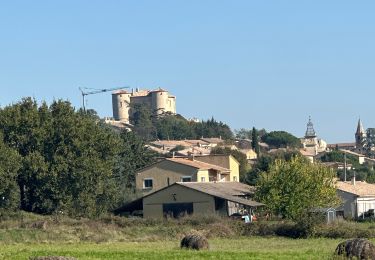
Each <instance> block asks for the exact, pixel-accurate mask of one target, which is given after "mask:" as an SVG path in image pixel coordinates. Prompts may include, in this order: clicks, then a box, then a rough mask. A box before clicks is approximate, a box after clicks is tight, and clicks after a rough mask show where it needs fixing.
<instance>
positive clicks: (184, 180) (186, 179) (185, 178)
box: [181, 176, 191, 182]
mask: <svg viewBox="0 0 375 260" xmlns="http://www.w3.org/2000/svg"><path fill="white" fill-rule="evenodd" d="M181 181H182V182H191V176H184V177H182V178H181Z"/></svg>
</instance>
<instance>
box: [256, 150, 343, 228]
mask: <svg viewBox="0 0 375 260" xmlns="http://www.w3.org/2000/svg"><path fill="white" fill-rule="evenodd" d="M334 177H335V173H334V172H333V171H332V170H331V169H328V168H326V167H324V166H322V165H320V164H313V163H310V162H308V161H307V160H306V159H305V158H303V157H301V156H295V157H293V158H292V159H291V160H290V161H285V160H276V161H275V162H274V163H273V164H272V165H271V167H270V168H269V170H268V171H267V172H263V173H262V174H261V176H260V180H259V182H258V184H257V191H256V198H257V199H258V200H259V201H261V202H263V203H265V204H266V205H267V207H268V209H270V210H271V211H272V212H274V213H275V214H277V215H280V216H282V217H283V218H287V219H291V220H296V221H298V220H299V219H300V218H301V217H303V216H305V215H306V214H308V212H310V211H311V210H314V209H318V208H324V207H332V206H336V205H337V204H338V198H337V195H336V189H335V187H334Z"/></svg>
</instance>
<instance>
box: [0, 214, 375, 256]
mask: <svg viewBox="0 0 375 260" xmlns="http://www.w3.org/2000/svg"><path fill="white" fill-rule="evenodd" d="M284 226H285V223H284V224H283V225H282V227H284ZM194 230H195V231H198V232H200V233H202V234H204V235H205V236H207V238H208V239H209V243H210V249H209V250H208V251H200V252H196V251H189V250H181V249H180V248H179V243H180V240H181V238H182V237H183V236H184V235H185V234H187V233H189V232H191V231H194ZM275 230H276V229H275V228H274V227H273V224H272V222H271V223H258V224H254V225H253V224H252V225H246V224H244V223H243V222H241V221H235V220H230V219H228V218H220V217H217V216H203V217H187V218H182V219H179V220H173V219H168V220H146V219H131V218H124V217H115V216H107V217H103V218H100V219H96V220H90V219H72V218H69V217H65V216H40V215H35V214H30V213H25V212H15V213H14V214H9V215H0V259H25V260H27V259H29V257H30V256H72V257H76V258H77V259H332V257H333V252H334V250H335V248H336V246H337V245H338V243H339V242H341V241H343V240H345V239H347V238H353V237H365V238H374V239H375V236H374V235H375V225H374V223H354V222H348V223H346V222H344V223H337V224H335V225H332V226H325V225H324V226H322V227H319V229H318V230H317V234H318V236H315V238H309V239H291V238H285V237H281V236H278V235H276V232H275Z"/></svg>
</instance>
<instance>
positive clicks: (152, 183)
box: [136, 155, 239, 194]
mask: <svg viewBox="0 0 375 260" xmlns="http://www.w3.org/2000/svg"><path fill="white" fill-rule="evenodd" d="M214 181H216V182H230V181H234V182H238V181H239V163H238V161H237V160H236V159H234V157H232V156H227V155H223V156H215V155H209V156H196V157H190V158H167V159H165V160H162V161H160V162H157V163H155V164H152V165H150V166H148V167H146V168H144V169H142V170H140V171H139V172H137V173H136V188H137V190H141V191H142V192H143V193H144V194H147V193H150V192H154V191H157V190H159V189H162V188H164V187H167V186H169V185H171V184H173V183H175V182H214Z"/></svg>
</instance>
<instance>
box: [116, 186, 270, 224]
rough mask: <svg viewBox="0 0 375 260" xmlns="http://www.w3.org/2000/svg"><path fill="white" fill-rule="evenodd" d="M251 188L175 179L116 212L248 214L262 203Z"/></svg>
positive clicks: (156, 215)
mask: <svg viewBox="0 0 375 260" xmlns="http://www.w3.org/2000/svg"><path fill="white" fill-rule="evenodd" d="M254 191H255V187H253V186H248V185H246V184H242V183H239V182H204V183H202V182H177V183H174V184H172V185H170V186H167V187H165V188H163V189H160V190H158V191H156V192H154V193H151V194H147V195H145V196H144V197H142V198H140V199H137V200H135V201H133V202H130V203H128V204H126V205H124V206H123V207H121V208H119V209H117V210H115V214H125V215H126V214H128V215H132V214H134V213H133V212H142V213H141V215H142V216H143V217H144V218H163V217H174V218H179V217H183V216H185V215H191V214H193V215H201V216H202V215H206V216H207V215H208V216H209V215H219V216H231V215H233V214H238V213H244V212H248V213H250V214H251V213H253V212H254V210H255V209H256V208H258V207H262V206H264V204H262V203H259V202H256V201H253V200H252V198H253V197H254V196H253V195H254Z"/></svg>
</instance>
